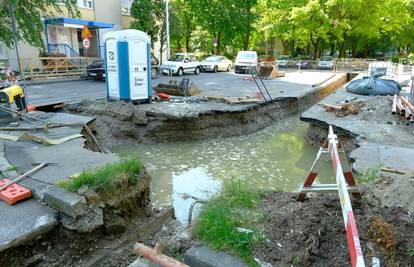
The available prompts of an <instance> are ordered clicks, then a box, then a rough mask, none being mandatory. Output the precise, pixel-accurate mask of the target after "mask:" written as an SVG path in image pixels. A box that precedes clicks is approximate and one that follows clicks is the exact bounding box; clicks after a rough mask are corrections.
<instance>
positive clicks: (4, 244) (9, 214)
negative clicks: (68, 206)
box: [0, 199, 57, 251]
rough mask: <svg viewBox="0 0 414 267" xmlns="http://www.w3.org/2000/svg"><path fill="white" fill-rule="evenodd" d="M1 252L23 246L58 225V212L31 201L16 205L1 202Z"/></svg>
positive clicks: (33, 200)
mask: <svg viewBox="0 0 414 267" xmlns="http://www.w3.org/2000/svg"><path fill="white" fill-rule="evenodd" d="M0 214H1V223H0V251H3V250H5V249H7V248H10V247H13V246H17V245H20V244H23V243H25V242H27V241H30V240H31V239H33V238H35V237H36V236H38V235H41V234H44V233H46V232H48V231H50V230H51V229H53V227H54V226H55V225H56V224H57V211H55V210H53V209H51V208H49V207H47V206H43V205H41V204H40V203H39V202H38V201H36V200H35V199H29V200H26V201H23V202H20V203H17V204H15V205H12V206H10V205H8V204H6V203H5V202H3V201H0Z"/></svg>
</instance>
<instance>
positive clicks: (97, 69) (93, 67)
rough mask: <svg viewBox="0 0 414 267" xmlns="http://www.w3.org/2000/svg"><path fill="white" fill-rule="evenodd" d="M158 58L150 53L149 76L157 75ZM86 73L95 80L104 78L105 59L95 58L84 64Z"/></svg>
mask: <svg viewBox="0 0 414 267" xmlns="http://www.w3.org/2000/svg"><path fill="white" fill-rule="evenodd" d="M158 68H159V66H158V59H156V58H155V57H154V55H152V54H151V78H152V79H155V78H157V76H158ZM86 74H87V75H88V77H90V78H93V79H95V80H104V79H105V77H106V73H105V61H104V59H97V60H94V61H91V62H90V63H89V64H88V65H87V66H86Z"/></svg>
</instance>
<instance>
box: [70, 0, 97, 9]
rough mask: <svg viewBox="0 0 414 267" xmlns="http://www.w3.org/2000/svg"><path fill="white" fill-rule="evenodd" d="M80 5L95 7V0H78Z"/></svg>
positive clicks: (82, 6)
mask: <svg viewBox="0 0 414 267" xmlns="http://www.w3.org/2000/svg"><path fill="white" fill-rule="evenodd" d="M65 1H66V0H65ZM78 7H80V8H93V0H78Z"/></svg>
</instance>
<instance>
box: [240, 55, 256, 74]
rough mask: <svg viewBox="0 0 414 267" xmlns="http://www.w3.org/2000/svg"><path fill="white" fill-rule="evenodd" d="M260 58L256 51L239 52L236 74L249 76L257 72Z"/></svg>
mask: <svg viewBox="0 0 414 267" xmlns="http://www.w3.org/2000/svg"><path fill="white" fill-rule="evenodd" d="M258 62H259V61H258V57H257V52H256V51H239V53H237V57H236V62H235V64H234V73H245V74H248V73H250V72H251V71H252V70H257V64H258Z"/></svg>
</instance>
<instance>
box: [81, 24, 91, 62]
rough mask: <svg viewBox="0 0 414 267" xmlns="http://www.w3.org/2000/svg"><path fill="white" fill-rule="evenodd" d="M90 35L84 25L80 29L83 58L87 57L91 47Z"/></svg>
mask: <svg viewBox="0 0 414 267" xmlns="http://www.w3.org/2000/svg"><path fill="white" fill-rule="evenodd" d="M91 38H92V34H91V32H90V31H89V28H88V26H86V25H84V26H83V29H82V46H83V48H84V49H85V53H84V56H85V57H88V49H89V47H91V40H90V39H91Z"/></svg>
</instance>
